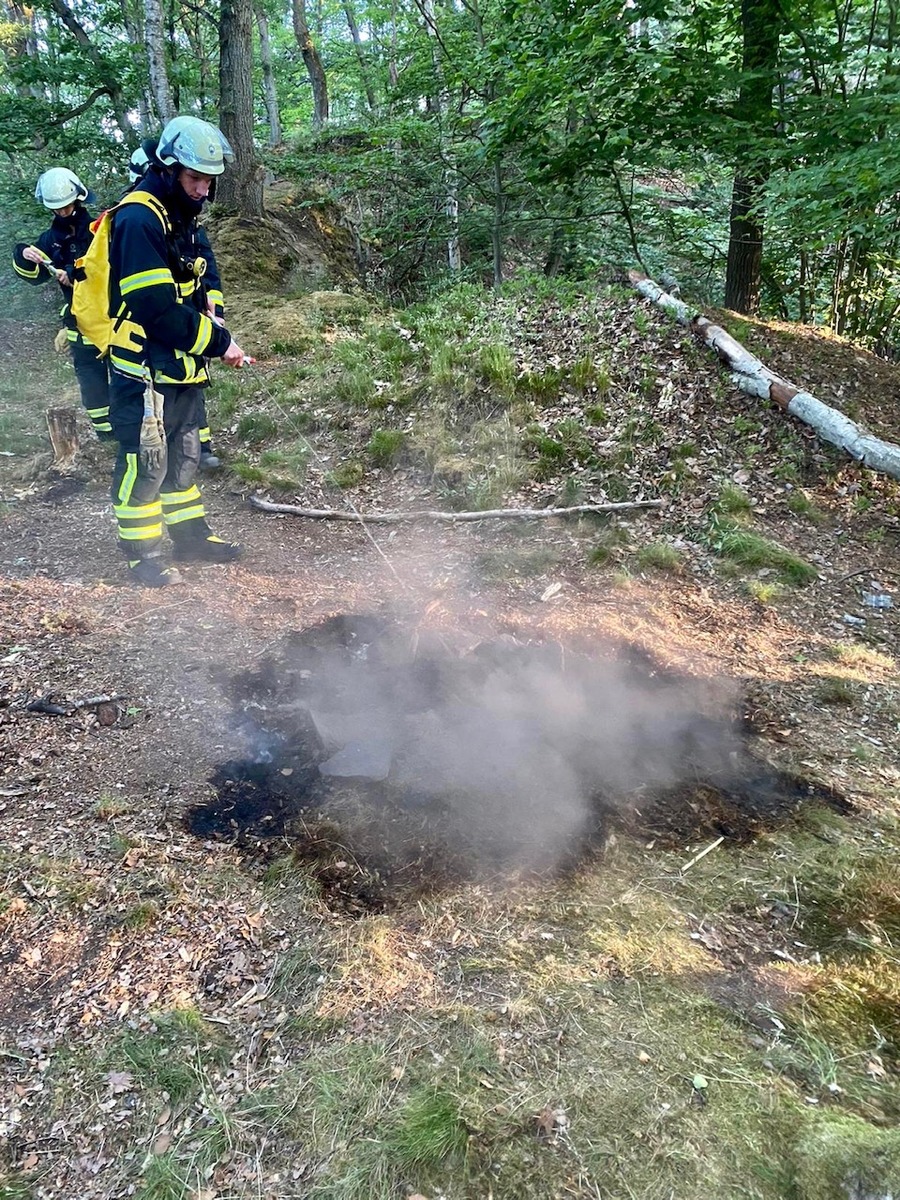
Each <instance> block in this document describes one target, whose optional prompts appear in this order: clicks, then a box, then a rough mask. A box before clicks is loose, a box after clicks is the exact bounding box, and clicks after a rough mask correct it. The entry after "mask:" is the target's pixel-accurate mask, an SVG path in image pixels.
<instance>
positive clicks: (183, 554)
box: [172, 533, 244, 563]
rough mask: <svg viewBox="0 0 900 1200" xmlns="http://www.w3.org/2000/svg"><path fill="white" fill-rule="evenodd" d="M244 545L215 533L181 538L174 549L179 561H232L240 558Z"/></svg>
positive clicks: (175, 556)
mask: <svg viewBox="0 0 900 1200" xmlns="http://www.w3.org/2000/svg"><path fill="white" fill-rule="evenodd" d="M243 552H244V548H243V546H240V545H238V543H237V542H225V541H223V540H222V538H220V537H216V535H215V534H214V533H210V534H207V535H206V536H205V537H186V538H179V539H178V541H176V542H175V546H174V549H173V551H172V553H173V557H174V558H177V559H178V561H179V562H206V563H230V562H234V561H235V560H236V559H238V558H240V557H241V555H242V554H243Z"/></svg>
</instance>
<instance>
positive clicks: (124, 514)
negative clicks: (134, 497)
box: [113, 454, 163, 542]
mask: <svg viewBox="0 0 900 1200" xmlns="http://www.w3.org/2000/svg"><path fill="white" fill-rule="evenodd" d="M128 457H129V458H131V457H132V455H130V454H129V456H128ZM129 465H130V464H129ZM113 512H114V513H115V515H116V522H117V524H118V526H119V537H120V538H121V539H122V541H123V542H142V541H151V540H154V539H156V538H160V537H162V531H163V527H162V521H160V517H161V516H162V503H161V502H160V501H159V500H151V502H150V503H149V504H114V505H113Z"/></svg>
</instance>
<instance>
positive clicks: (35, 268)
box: [13, 262, 42, 279]
mask: <svg viewBox="0 0 900 1200" xmlns="http://www.w3.org/2000/svg"><path fill="white" fill-rule="evenodd" d="M41 265H42V264H41V263H33V264H32V269H31V270H30V271H29V270H28V268H27V267H20V266H19V264H18V263H17V262H14V263H13V270H14V271H15V272H16V274H17V275H21V276H22V278H23V279H37V277H38V275H40V273H41Z"/></svg>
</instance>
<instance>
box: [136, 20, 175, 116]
mask: <svg viewBox="0 0 900 1200" xmlns="http://www.w3.org/2000/svg"><path fill="white" fill-rule="evenodd" d="M144 45H145V46H146V47H147V64H148V68H149V72H150V93H151V95H152V96H153V103H154V104H155V106H156V115H157V116H158V117H159V123H160V125H165V123H166V122H167V121H170V120H171V119H172V117H174V116H175V105H174V104H173V103H172V89H171V87H170V86H169V72H168V69H167V68H166V36H165V25H164V23H163V10H162V3H161V0H144Z"/></svg>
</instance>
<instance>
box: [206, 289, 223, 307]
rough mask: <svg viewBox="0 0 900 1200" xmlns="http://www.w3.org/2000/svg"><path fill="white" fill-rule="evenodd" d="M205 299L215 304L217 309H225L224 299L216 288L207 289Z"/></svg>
mask: <svg viewBox="0 0 900 1200" xmlns="http://www.w3.org/2000/svg"><path fill="white" fill-rule="evenodd" d="M206 297H207V299H208V300H212V302H213V304H215V305H216V306H217V307H218V308H224V307H225V297H224V296H223V295H222V293H221V292H220V291H219V289H218V288H208V289H207V292H206Z"/></svg>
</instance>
